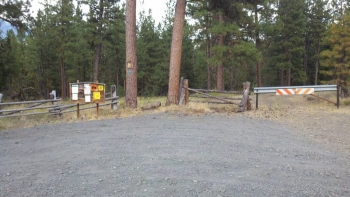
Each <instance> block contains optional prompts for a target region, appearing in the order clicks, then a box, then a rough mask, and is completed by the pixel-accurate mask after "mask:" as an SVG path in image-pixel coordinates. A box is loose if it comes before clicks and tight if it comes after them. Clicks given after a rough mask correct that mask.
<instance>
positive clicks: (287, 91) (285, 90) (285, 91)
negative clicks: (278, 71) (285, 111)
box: [276, 88, 295, 95]
mask: <svg viewBox="0 0 350 197" xmlns="http://www.w3.org/2000/svg"><path fill="white" fill-rule="evenodd" d="M292 94H295V89H294V88H283V89H276V95H292Z"/></svg>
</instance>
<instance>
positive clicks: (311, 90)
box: [295, 88, 315, 94]
mask: <svg viewBox="0 0 350 197" xmlns="http://www.w3.org/2000/svg"><path fill="white" fill-rule="evenodd" d="M314 92H315V89H314V88H297V89H296V91H295V93H296V94H314Z"/></svg>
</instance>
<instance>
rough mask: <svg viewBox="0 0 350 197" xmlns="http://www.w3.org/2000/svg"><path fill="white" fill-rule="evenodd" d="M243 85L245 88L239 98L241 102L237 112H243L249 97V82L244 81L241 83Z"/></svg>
mask: <svg viewBox="0 0 350 197" xmlns="http://www.w3.org/2000/svg"><path fill="white" fill-rule="evenodd" d="M243 86H244V87H245V88H246V89H245V90H244V92H243V98H242V100H241V103H240V104H239V107H238V112H244V108H245V106H246V103H247V100H248V99H249V88H250V82H249V81H246V82H244V83H243Z"/></svg>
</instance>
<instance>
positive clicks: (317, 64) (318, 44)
mask: <svg viewBox="0 0 350 197" xmlns="http://www.w3.org/2000/svg"><path fill="white" fill-rule="evenodd" d="M318 54H320V43H317V55H318ZM315 67H316V68H315V85H317V83H318V82H317V81H318V67H319V59H318V58H317V60H316V66H315Z"/></svg>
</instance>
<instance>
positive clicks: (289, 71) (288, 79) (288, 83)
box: [287, 68, 292, 86]
mask: <svg viewBox="0 0 350 197" xmlns="http://www.w3.org/2000/svg"><path fill="white" fill-rule="evenodd" d="M287 76H288V78H287V85H288V86H290V82H291V76H292V69H291V68H288V75H287Z"/></svg>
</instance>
